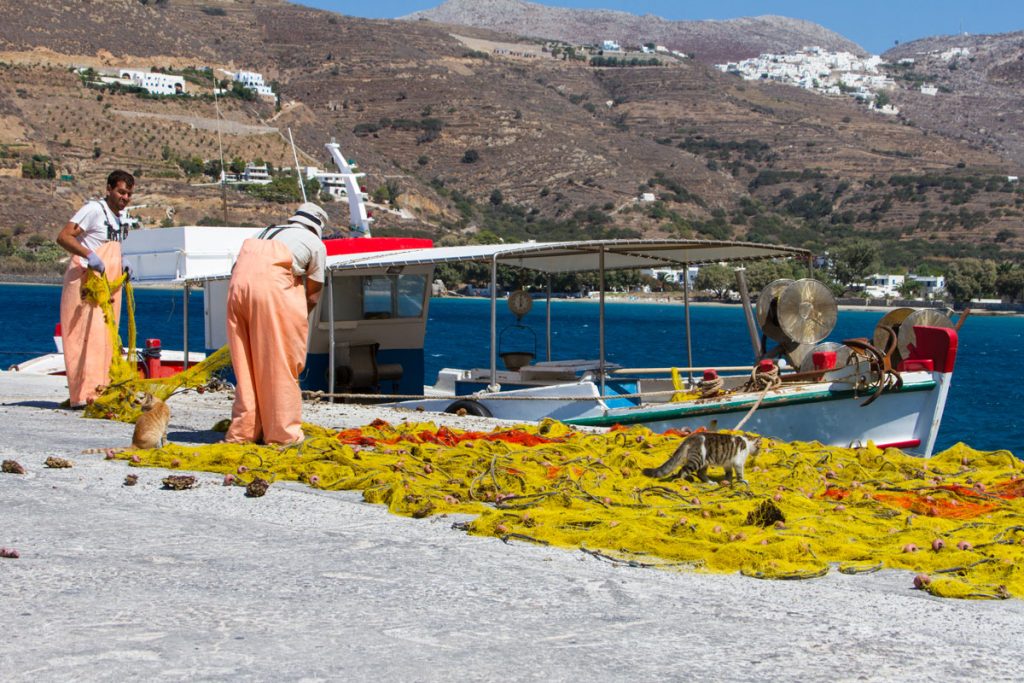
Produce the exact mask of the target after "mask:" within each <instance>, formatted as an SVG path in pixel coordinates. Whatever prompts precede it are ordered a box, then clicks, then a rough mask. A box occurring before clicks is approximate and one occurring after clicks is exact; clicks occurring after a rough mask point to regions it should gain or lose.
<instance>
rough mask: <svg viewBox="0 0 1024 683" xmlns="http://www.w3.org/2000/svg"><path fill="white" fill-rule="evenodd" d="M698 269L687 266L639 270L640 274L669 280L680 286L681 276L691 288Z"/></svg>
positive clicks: (664, 280) (695, 279)
mask: <svg viewBox="0 0 1024 683" xmlns="http://www.w3.org/2000/svg"><path fill="white" fill-rule="evenodd" d="M699 270H700V268H699V267H698V266H690V267H689V268H644V269H643V270H641V271H640V274H641V275H646V276H647V277H650V278H654V279H655V280H661V281H663V282H671V283H673V284H676V285H680V286H682V284H683V278H686V280H688V281H689V286H690V288H691V289H692V288H693V284H694V282H696V281H697V273H698V271H699Z"/></svg>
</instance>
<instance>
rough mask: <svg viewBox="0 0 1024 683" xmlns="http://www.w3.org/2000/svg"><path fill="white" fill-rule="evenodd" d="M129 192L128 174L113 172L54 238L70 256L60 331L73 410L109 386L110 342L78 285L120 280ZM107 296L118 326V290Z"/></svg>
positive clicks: (132, 183)
mask: <svg viewBox="0 0 1024 683" xmlns="http://www.w3.org/2000/svg"><path fill="white" fill-rule="evenodd" d="M134 190H135V177H134V176H132V174H131V173H128V172H126V171H114V172H113V173H111V174H110V175H109V176H107V194H106V196H105V197H104V198H103V199H96V200H93V201H90V202H86V204H85V205H84V206H83V207H82V208H80V209H79V210H78V212H77V213H75V215H74V216H72V217H71V220H70V221H68V222H67V224H66V225H65V226H64V227H63V228H61V231H60V233H59V234H58V235H57V244H59V245H60V246H61V247H62V248H63V249H64V250H65V251H67V252H68V253H69V254H71V258H70V260H69V262H68V269H67V270H66V271H65V272H64V289H63V290H62V291H61V295H60V329H61V335H62V336H63V337H64V341H63V344H64V367H65V370H66V372H67V378H68V393H69V394H70V406H71V407H72V408H84V407H85V404H86V403H88V402H89V401H91V400H92V399H94V398H96V396H97V394H98V393H99V391H98V387H100V386H104V385H106V384H107V383H109V381H110V361H111V358H112V356H113V352H114V349H113V342H112V341H111V339H110V335H109V334H108V333H107V325H106V322H105V321H104V320H103V311H102V310H101V309H100V307H99V306H96V305H94V304H92V303H89V302H88V301H86V300H85V299H84V298H83V295H82V285H83V284H85V281H86V278H87V277H88V276H89V272H90V271H93V272H95V273H99V274H100V275H105V276H106V277H107V278H108V280H109V279H110V278H111V277H113V278H114V279H117V278H118V277H120V275H121V241H122V240H124V238H125V235H126V234H127V232H128V231H127V226H126V225H125V224H123V223H122V221H123V219H124V217H123V212H124V210H125V209H126V208H127V206H128V202H129V201H131V198H132V192H133V191H134ZM111 294H112V296H111V305H112V307H113V309H114V319H115V321H120V318H121V289H120V287H118V288H117V290H115V291H114V292H112V293H111ZM115 324H116V322H115Z"/></svg>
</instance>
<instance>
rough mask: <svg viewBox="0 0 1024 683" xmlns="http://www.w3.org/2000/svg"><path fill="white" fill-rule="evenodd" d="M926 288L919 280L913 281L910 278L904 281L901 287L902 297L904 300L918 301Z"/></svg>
mask: <svg viewBox="0 0 1024 683" xmlns="http://www.w3.org/2000/svg"><path fill="white" fill-rule="evenodd" d="M923 287H924V285H922V284H921V283H920V282H918V281H917V280H911V279H910V278H909V277H908V278H905V279H904V280H903V284H902V285H900V296H901V297H903V298H904V299H916V298H917V297H918V296H920V295H921V289H922V288H923Z"/></svg>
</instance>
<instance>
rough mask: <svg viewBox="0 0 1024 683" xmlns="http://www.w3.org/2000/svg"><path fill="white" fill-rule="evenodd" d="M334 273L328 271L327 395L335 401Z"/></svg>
mask: <svg viewBox="0 0 1024 683" xmlns="http://www.w3.org/2000/svg"><path fill="white" fill-rule="evenodd" d="M334 363H335V361H334V271H333V270H328V271H327V393H328V394H330V395H331V401H332V402H333V401H334V382H335V377H334V373H335V369H334Z"/></svg>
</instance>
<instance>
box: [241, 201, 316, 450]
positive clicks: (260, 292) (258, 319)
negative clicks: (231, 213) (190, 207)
mask: <svg viewBox="0 0 1024 683" xmlns="http://www.w3.org/2000/svg"><path fill="white" fill-rule="evenodd" d="M326 225H327V213H326V212H325V211H324V210H323V209H322V208H320V207H319V206H317V205H316V204H313V203H311V202H306V203H305V204H302V205H301V206H299V208H298V210H296V211H295V213H294V215H292V217H291V218H289V219H288V222H287V223H286V224H284V225H275V226H271V227H269V228H267V229H266V230H264V231H263V232H261V233H260V234H259V235H258V236H256V237H254V238H250V239H247V240H245V242H243V243H242V248H241V250H240V251H239V253H238V260H237V261H236V262H235V267H234V269H233V270H232V271H231V282H230V283H229V284H228V319H227V333H228V346H229V347H230V349H231V364H232V366H233V367H234V370H235V380H236V384H235V403H234V406H233V407H232V409H231V427H229V428H228V433H227V434H226V435H225V437H224V440H225V441H228V442H232V443H248V442H262V443H268V444H291V443H297V442H299V441H302V438H303V436H302V393H301V391H300V390H299V374H300V373H301V372H302V369H303V367H305V364H306V352H307V348H306V339H307V336H308V332H309V314H310V312H311V311H312V310H313V308H314V307H315V306H316V304H317V301H319V300H320V293H321V291H322V289H323V284H324V265H325V263H326V261H327V249H326V247H324V243H323V231H324V227H326Z"/></svg>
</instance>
